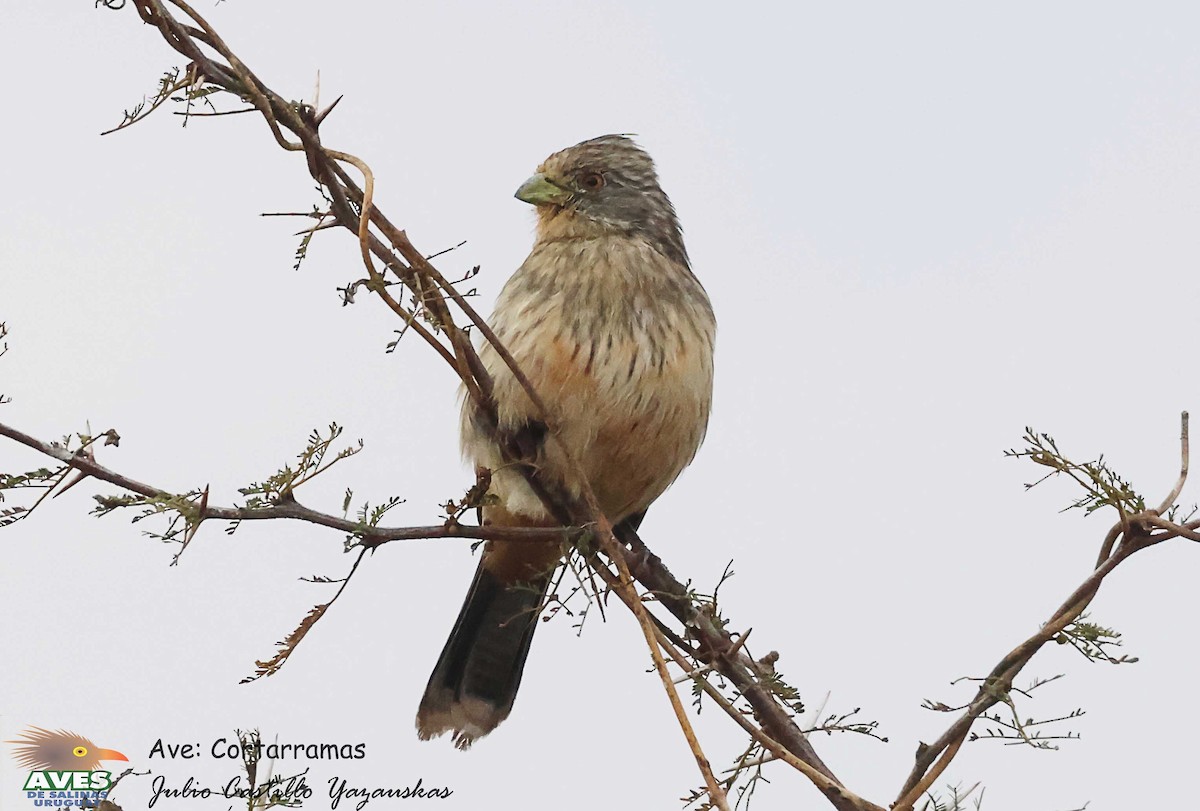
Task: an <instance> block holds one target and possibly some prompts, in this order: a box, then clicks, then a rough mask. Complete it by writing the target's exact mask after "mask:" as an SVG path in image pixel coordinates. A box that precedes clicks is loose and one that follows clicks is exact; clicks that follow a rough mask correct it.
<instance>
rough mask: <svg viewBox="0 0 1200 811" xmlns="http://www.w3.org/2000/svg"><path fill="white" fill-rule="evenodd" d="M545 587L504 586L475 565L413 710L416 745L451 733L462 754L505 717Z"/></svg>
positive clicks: (545, 581) (546, 579) (539, 583)
mask: <svg viewBox="0 0 1200 811" xmlns="http://www.w3.org/2000/svg"><path fill="white" fill-rule="evenodd" d="M549 584H550V576H549V575H546V576H543V577H541V578H539V579H538V580H536V581H534V582H532V583H524V584H520V585H516V586H505V585H504V584H503V583H501V582H500V581H499V580H498V579H497V577H496V576H495V575H494V574H492V573H491V572H489V571H488V570H486V569H484V568H483V564H482V561H481V562H480V566H479V568H478V569H476V570H475V580H474V581H473V582H472V583H471V589H470V591H468V592H467V599H466V602H464V603H463V607H462V610H461V611H459V613H458V620H457V621H456V622H455V624H454V630H453V631H451V633H450V638H449V639H448V640H446V647H444V648H443V649H442V655H441V656H440V657H439V658H438V662H437V665H436V666H435V667H434V669H433V674H432V675H431V676H430V677H429V684H428V686H426V688H425V695H424V696H423V697H422V698H421V706H420V708H419V709H418V710H417V733H418V734H419V735H420V737H421V739H422V740H428V739H430V738H434V737H437V736H438V735H441V734H442V733H443V732H452V733H453V734H454V745H455V746H457V747H458V748H459V749H466V748H467V747H469V746H470V745H471V744H472V743H473V742H474V741H475V739H476V738H481V737H483V736H484V735H486V734H488V733H489V732H491V731H492V730H493V729H495V728H496V727H497V726H498V725H499V724H500V722H501V721H503V720H504V719H505V718H507V717H508V713H509V711H510V710H512V705H513V701H514V700H515V699H516V697H517V688H518V687H519V686H520V685H521V673H522V671H523V670H524V668H525V657H526V656H528V655H529V643H530V642H531V641H532V640H533V632H534V631H535V630H537V622H538V608H539V607H540V606H541V603H542V599H543V597H544V596H545V594H546V588H547V587H548V586H549Z"/></svg>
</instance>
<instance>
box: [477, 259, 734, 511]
mask: <svg viewBox="0 0 1200 811" xmlns="http://www.w3.org/2000/svg"><path fill="white" fill-rule="evenodd" d="M572 258H573V259H575V260H576V261H578V257H577V256H574V257H572ZM639 258H641V259H644V256H642V255H640V256H639ZM656 258H657V257H656ZM585 264H586V263H585ZM629 264H631V263H628V262H627V263H625V265H626V266H628V265H629ZM643 266H644V264H643ZM589 267H590V268H591V271H592V272H591V274H590V275H588V274H581V273H575V274H574V275H565V274H560V275H559V276H557V277H553V278H547V277H545V276H543V277H542V278H540V279H539V278H537V277H534V278H533V280H532V283H531V281H530V279H529V275H530V274H529V273H527V272H526V273H525V274H524V275H522V274H523V272H525V271H526V268H525V267H523V268H522V270H521V271H518V273H517V274H516V275H514V277H513V279H512V280H511V281H510V283H509V285H508V286H507V287H506V289H505V291H504V293H503V294H502V295H501V299H500V301H499V302H498V303H497V311H496V313H495V315H494V316H493V328H494V329H495V331H496V333H497V335H498V337H499V338H500V339H501V340H502V341H503V342H504V344H505V346H506V347H507V348H508V349H509V351H510V352H511V353H512V355H513V357H514V358H515V359H516V361H517V364H518V366H519V367H520V368H521V370H522V371H523V372H524V373H525V375H526V376H527V377H528V378H529V380H530V382H531V383H532V384H533V387H534V389H535V390H536V391H537V392H538V395H539V396H540V397H541V398H542V400H543V401H544V402H545V404H546V406H547V408H548V410H549V411H550V415H549V417H550V419H549V421H548V423H549V425H550V426H551V428H552V431H553V433H554V435H555V437H556V438H557V440H558V441H557V442H556V441H555V440H554V438H552V437H550V436H547V437H546V439H545V440H544V441H543V452H542V454H541V455H540V456H539V459H538V465H539V466H540V467H541V469H542V472H543V474H548V475H550V476H552V477H553V478H554V479H555V480H556V481H558V482H561V483H562V484H564V485H565V486H566V487H567V489H568V490H569V491H571V492H572V493H573V494H574V495H578V494H579V491H580V488H581V485H580V483H579V482H578V481H573V480H572V479H571V477H570V476H569V475H568V471H569V469H570V468H569V465H568V464H567V461H566V458H565V456H564V451H565V452H567V453H570V454H571V455H573V456H574V458H575V459H576V460H578V462H579V463H580V465H581V467H582V469H583V472H584V474H585V476H586V477H587V479H588V482H589V483H590V485H591V487H592V490H593V491H594V492H595V494H596V497H597V500H598V502H599V504H600V507H601V509H602V510H603V511H604V513H605V515H606V516H607V517H608V518H609V520H611V521H613V522H614V523H615V522H617V521H620V520H621V519H622V518H624V517H626V516H628V515H630V514H633V513H636V512H640V511H642V510H644V509H646V507H648V506H649V505H650V503H651V502H652V501H654V499H656V498H657V497H658V496H660V495H661V494H662V493H663V491H664V490H666V489H667V487H668V486H670V484H671V482H673V481H674V480H675V478H676V477H677V476H678V475H679V473H680V472H681V471H682V470H683V468H684V467H686V466H687V464H688V463H689V462H690V461H691V460H692V458H693V457H694V456H695V454H696V450H697V449H698V448H699V447H700V443H701V442H702V441H703V439H704V433H705V430H706V428H707V425H708V415H709V408H710V403H711V397H712V375H713V364H712V360H713V358H712V349H713V342H714V337H715V336H714V332H715V324H714V322H713V319H712V312H711V310H710V309H709V307H708V301H707V297H705V296H704V292H703V289H702V288H701V287H700V286H699V283H698V282H695V280H694V278H692V277H691V276H690V274H688V275H687V277H686V278H684V279H682V280H673V281H672V284H669V285H662V284H659V285H658V286H657V287H655V286H653V285H650V284H647V283H645V281H644V280H643V279H641V278H639V277H637V276H636V275H633V274H630V273H629V272H626V273H624V274H622V273H619V272H616V271H613V270H611V269H610V268H607V267H606V266H605V264H604V258H601V259H599V260H597V259H593V260H592V262H591V264H590V265H589ZM660 275H661V274H660ZM656 278H659V277H656ZM564 280H565V281H564ZM664 290H665V291H666V292H665V293H664V292H663V291H664ZM480 354H481V357H482V358H483V361H484V364H485V365H486V366H487V368H488V371H489V372H491V374H492V376H493V378H494V379H495V384H496V389H495V396H496V402H497V406H498V410H499V418H500V424H501V428H502V429H506V430H515V429H519V428H520V427H521V426H522V425H523V424H524V423H526V422H528V421H529V420H530V419H533V418H536V409H535V408H534V407H533V404H532V402H531V401H530V400H529V398H528V397H527V396H526V395H525V393H524V391H523V390H522V389H521V387H520V385H519V384H518V383H517V381H516V379H515V378H514V377H513V376H512V375H511V374H510V373H509V371H508V369H507V367H506V365H505V364H504V362H503V360H501V358H500V357H499V355H498V354H497V353H496V352H495V351H494V350H493V349H492V348H491V347H490V346H484V347H483V348H482V350H481V353H480ZM471 408H472V407H471V405H470V404H469V403H467V404H465V405H464V420H463V451H464V454H465V455H466V456H467V457H468V458H469V459H470V460H471V461H472V462H474V463H475V464H476V465H481V466H484V467H488V468H490V469H492V470H493V471H494V475H493V483H492V492H493V493H495V494H496V495H497V496H498V497H499V498H500V500H501V503H502V504H504V506H505V509H506V510H507V511H508V512H510V513H516V514H522V515H527V516H530V517H533V518H543V517H545V515H546V512H545V510H544V508H543V507H542V504H541V501H540V500H539V499H538V498H537V497H536V496H535V495H534V493H533V492H532V491H531V490H530V489H529V487H528V485H527V484H526V483H525V481H524V477H523V475H522V474H521V473H520V472H518V471H515V470H505V469H504V468H503V460H502V459H501V458H500V455H499V452H498V450H497V448H496V447H495V446H494V445H493V444H492V443H491V442H490V441H489V440H488V439H487V437H486V436H484V435H482V434H481V432H480V429H479V427H478V425H477V424H476V423H475V422H474V421H473V420H471V419H470V411H471Z"/></svg>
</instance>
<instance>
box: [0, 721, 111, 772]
mask: <svg viewBox="0 0 1200 811" xmlns="http://www.w3.org/2000/svg"><path fill="white" fill-rule="evenodd" d="M7 743H12V744H16V746H14V747H13V757H14V758H16V760H17V763H19V764H21V765H22V766H24V767H25V768H27V769H30V770H33V771H62V772H72V771H77V772H90V771H96V770H97V769H99V768H100V763H101V762H102V761H106V760H126V761H127V760H129V758H127V757H125V756H124V755H122V754H121V753H120V752H117V751H114V750H112V749H103V748H101V747H99V746H96V744H94V743H92V742H91V741H90V740H88V739H87V738H85V737H83V736H82V735H79V734H76V733H74V732H67V731H66V730H62V729H60V730H58V731H57V732H53V731H51V730H49V729H41V728H40V727H31V728H30V729H28V730H26V731H25V733H24V734H23V735H22V737H20V738H18V739H17V740H15V741H7Z"/></svg>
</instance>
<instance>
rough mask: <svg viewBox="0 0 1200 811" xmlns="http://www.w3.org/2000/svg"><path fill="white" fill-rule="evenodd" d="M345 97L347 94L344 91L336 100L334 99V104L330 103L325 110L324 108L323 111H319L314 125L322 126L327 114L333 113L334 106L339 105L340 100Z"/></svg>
mask: <svg viewBox="0 0 1200 811" xmlns="http://www.w3.org/2000/svg"><path fill="white" fill-rule="evenodd" d="M345 97H346V94H344V93H343V94H342V95H340V96H338V97H337V98H336V99H334V100H333V104H330V105H329V106H328V107H326V108H325V109H324V110H322V111H321V112H319V113H317V115H316V117H315V118H313V126H314V127H319V126H321V122H322V121H324V120H325V116H327V115H329V114H330V113H332V112H333V108H334V107H337V106H338V102H339V101H341V100H342V99H344V98H345Z"/></svg>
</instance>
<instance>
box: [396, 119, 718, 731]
mask: <svg viewBox="0 0 1200 811" xmlns="http://www.w3.org/2000/svg"><path fill="white" fill-rule="evenodd" d="M514 196H515V197H516V198H517V199H519V200H521V201H523V202H525V203H529V204H531V205H533V206H535V208H536V213H537V225H536V235H535V240H534V244H533V248H532V250H531V251H530V254H529V256H528V258H526V259H525V261H524V262H523V263H522V264H521V266H520V267H519V268H518V269H517V271H516V272H515V273H514V274H513V275H512V276H511V277H510V278H509V280H508V281H507V283H506V284H505V285H504V287H503V289H502V290H501V292H500V295H499V297H498V298H497V301H496V305H495V309H494V311H493V313H492V315H491V318H490V319H489V326H490V327H491V328H492V330H493V332H494V333H495V335H496V337H497V338H498V339H499V341H500V342H501V343H502V344H503V345H504V346H505V347H506V348H507V349H508V351H509V352H510V353H511V355H512V357H513V359H514V360H515V361H516V365H517V367H518V368H519V369H520V370H521V371H522V373H523V374H524V375H525V377H526V378H527V379H528V381H529V382H530V383H531V384H532V387H533V389H534V391H535V392H536V393H537V394H538V397H539V399H541V400H542V401H543V403H544V404H545V408H546V410H547V412H548V414H546V415H545V416H546V417H548V419H543V418H542V416H541V415H540V414H539V412H538V410H537V409H536V408H535V406H534V404H533V402H532V401H531V399H530V398H529V396H528V395H527V394H526V393H525V391H524V389H523V388H522V387H521V384H520V382H519V381H518V380H517V378H516V377H515V376H514V375H513V373H512V372H511V370H510V369H509V367H508V366H507V364H506V363H505V361H504V359H503V358H502V357H501V355H500V354H499V353H498V352H497V350H496V348H495V347H494V346H492V345H491V344H490V343H484V344H483V346H482V347H481V349H480V358H481V360H482V361H483V365H484V367H485V368H486V370H487V371H488V373H489V374H490V376H491V377H492V379H493V382H494V390H493V396H494V401H495V409H496V418H495V422H494V423H493V422H491V421H490V419H489V418H488V417H486V416H485V415H484V413H483V412H482V411H481V409H480V407H479V405H478V404H477V403H476V402H474V401H473V400H472V399H471V398H470V397H466V396H464V397H463V404H462V415H461V429H460V434H461V445H462V451H463V455H464V457H465V458H466V459H467V460H468V461H469V462H471V463H473V464H474V465H475V466H476V468H477V470H479V471H480V472H481V473H483V472H484V471H486V472H487V473H488V474H490V476H491V481H490V491H489V494H490V496H493V497H494V498H490V499H488V501H487V502H486V503H485V504H484V506H483V508H482V523H483V524H484V525H485V526H493V527H556V526H560V525H561V524H560V522H559V521H556V520H555V518H554V517H553V516H551V515H550V513H549V512H548V511H547V509H546V507H545V505H544V504H543V502H542V500H541V498H540V497H539V495H538V494H537V493H536V492H535V491H534V489H533V488H532V487H530V485H529V483H528V480H527V479H526V477H525V475H524V474H523V472H522V470H521V469H519V466H518V465H514V464H512V463H511V459H512V456H513V453H514V449H515V451H516V452H517V453H518V454H519V456H520V457H521V461H522V462H523V463H524V464H525V465H527V466H529V467H532V468H533V469H535V470H536V471H537V474H538V478H539V481H542V482H546V483H548V484H549V485H550V486H551V489H552V490H553V491H555V492H557V493H560V494H565V495H566V496H567V497H569V498H575V497H578V496H579V495H580V493H581V492H582V487H583V484H582V482H580V481H579V480H578V479H577V478H576V477H574V476H573V475H572V472H571V470H572V468H571V466H570V465H569V464H568V457H567V454H570V455H571V456H573V457H574V459H575V460H577V461H578V463H579V466H580V468H581V469H582V473H583V475H584V476H585V477H586V479H587V484H589V485H590V487H591V490H592V491H593V493H594V494H595V497H596V500H597V503H598V505H599V506H600V508H601V510H602V512H603V513H604V515H605V516H606V517H607V518H608V520H609V521H610V522H612V524H613V525H614V526H617V525H619V524H622V523H624V524H626V525H627V526H630V527H632V528H634V529H636V528H637V526H638V525H639V524H640V523H641V520H642V518H643V517H644V515H645V512H646V510H647V508H648V507H649V506H650V504H651V502H653V501H654V500H655V499H657V498H658V497H659V496H660V495H662V493H663V492H664V491H665V490H666V489H667V488H668V487H669V486H670V485H671V484H672V482H674V481H675V479H676V477H677V476H678V475H679V474H680V472H681V471H682V470H683V469H684V468H685V467H686V466H687V465H688V464H689V463H690V462H691V461H692V459H693V458H694V457H695V455H696V452H697V450H698V449H699V447H700V444H701V443H702V442H703V440H704V436H705V433H706V432H707V428H708V418H709V413H710V410H711V402H712V387H713V348H714V343H715V339H716V320H715V317H714V315H713V310H712V305H711V303H710V301H709V297H708V295H707V293H706V292H705V290H704V287H703V286H702V285H701V283H700V281H699V280H698V279H697V278H696V276H695V274H693V272H692V269H691V264H690V261H689V259H688V254H687V250H686V248H685V247H684V242H683V233H682V230H681V228H680V225H679V220H678V217H677V216H676V213H675V208H674V206H673V205H672V204H671V201H670V199H669V198H668V197H667V195H666V193H665V192H664V191H663V190H662V187H661V186H660V185H659V180H658V175H657V172H656V170H655V166H654V162H653V160H652V159H651V157H650V155H649V154H648V153H647V152H646V151H645V150H644V149H642V148H641V147H640V146H639V145H638V144H637V143H636V142H635V141H634V140H633V139H632V138H630V137H629V136H627V135H603V136H600V137H598V138H592V139H590V140H587V141H583V142H582V143H579V144H576V145H575V146H572V147H568V148H566V149H563V150H561V151H558V152H555V153H554V154H552V155H550V156H549V157H548V158H546V160H545V161H543V162H542V164H541V165H540V166H538V168H537V171H536V172H535V174H534V175H533V176H532V177H530V178H529V179H528V180H526V181H525V182H524V183H523V184H521V186H520V188H518V189H517V191H516V194H515V195H514ZM498 443H503V444H504V445H505V446H506V447H505V448H502V447H501V446H500V444H498ZM506 451H507V460H506ZM506 462H507V463H506ZM563 555H564V547H563V545H562V544H561V543H559V542H557V541H553V542H532V543H531V542H512V541H510V542H504V541H495V540H494V541H488V542H487V543H486V544H485V545H484V550H483V553H482V555H481V558H480V561H479V564H478V566H477V568H476V571H475V577H474V580H473V581H472V583H471V587H470V589H469V590H468V592H467V597H466V600H465V602H464V603H463V606H462V609H461V611H460V612H459V615H458V619H457V621H456V622H455V624H454V627H453V630H452V631H451V633H450V636H449V639H448V640H447V641H446V644H445V647H444V648H443V650H442V653H441V656H440V657H439V658H438V661H437V664H436V666H435V667H434V669H433V672H432V674H431V675H430V678H429V682H428V685H427V687H426V689H425V693H424V695H423V697H422V699H421V702H420V706H419V709H418V712H417V719H416V723H417V733H418V736H419V737H420V738H421V739H422V740H428V739H430V738H434V737H438V736H440V735H442V734H444V733H447V732H448V733H451V736H452V740H453V742H454V744H455V746H456V747H457V748H459V749H467V748H469V747H470V746H471V744H472V743H473V742H474V741H475V740H477V739H478V738H480V737H482V736H484V735H487V734H488V733H490V732H491V731H492V730H494V729H495V728H496V727H497V726H498V725H499V724H500V723H501V722H502V721H503V720H504V719H505V718H507V717H508V715H509V713H510V711H511V710H512V706H513V702H514V700H515V698H516V695H517V689H518V687H519V686H520V683H521V676H522V673H523V671H524V667H525V661H526V657H527V656H528V654H529V648H530V643H531V641H532V638H533V633H534V631H535V630H536V628H537V624H538V616H539V612H540V609H541V607H542V604H543V602H544V600H545V597H546V594H547V591H548V589H549V584H550V582H551V579H552V575H553V572H554V571H555V569H556V568H557V566H558V565H559V563H560V562H561V560H562V558H563Z"/></svg>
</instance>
